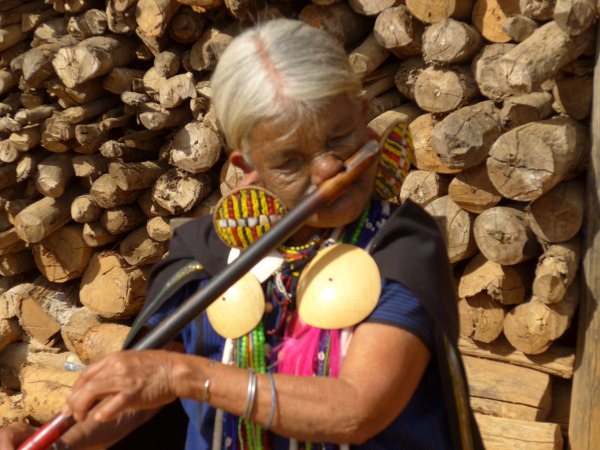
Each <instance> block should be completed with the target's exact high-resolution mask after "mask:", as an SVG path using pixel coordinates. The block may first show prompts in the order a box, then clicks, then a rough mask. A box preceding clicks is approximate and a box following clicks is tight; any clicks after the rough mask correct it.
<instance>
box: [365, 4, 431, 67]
mask: <svg viewBox="0 0 600 450" xmlns="http://www.w3.org/2000/svg"><path fill="white" fill-rule="evenodd" d="M423 31H424V27H423V24H422V23H421V22H420V21H419V20H417V19H416V18H415V17H414V16H413V15H412V14H411V13H410V11H409V10H408V8H407V7H406V6H404V5H400V6H396V7H391V8H387V9H385V10H383V11H382V12H381V14H379V15H378V16H377V19H376V20H375V26H374V28H373V32H374V34H375V39H376V40H377V42H378V43H379V45H381V46H382V47H384V48H387V49H388V50H390V51H391V52H392V53H393V54H394V55H396V56H398V57H402V58H408V57H411V56H417V55H420V54H421V37H422V36H423Z"/></svg>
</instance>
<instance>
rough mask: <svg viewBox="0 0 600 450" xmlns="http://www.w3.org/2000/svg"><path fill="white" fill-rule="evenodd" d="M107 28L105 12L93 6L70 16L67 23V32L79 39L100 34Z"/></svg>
mask: <svg viewBox="0 0 600 450" xmlns="http://www.w3.org/2000/svg"><path fill="white" fill-rule="evenodd" d="M107 28H108V21H107V18H106V12H105V11H101V10H99V9H95V8H92V9H88V10H87V11H85V12H84V13H82V14H81V15H79V16H73V17H71V18H70V19H69V23H68V24H67V31H68V32H69V34H70V35H71V36H74V37H76V38H77V39H79V40H84V39H87V38H89V37H92V36H100V35H101V34H104V32H105V31H106V29H107Z"/></svg>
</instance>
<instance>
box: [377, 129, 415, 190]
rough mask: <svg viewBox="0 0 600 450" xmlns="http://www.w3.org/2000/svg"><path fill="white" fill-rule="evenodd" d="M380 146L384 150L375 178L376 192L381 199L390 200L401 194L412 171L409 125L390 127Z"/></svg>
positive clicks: (411, 145) (411, 146)
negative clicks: (404, 183) (407, 176)
mask: <svg viewBox="0 0 600 450" xmlns="http://www.w3.org/2000/svg"><path fill="white" fill-rule="evenodd" d="M380 146H381V147H382V148H381V157H380V158H379V167H378V168H377V177H376V178H375V192H376V193H377V195H379V197H380V198H383V199H390V198H393V197H396V196H397V195H398V194H399V193H400V188H401V187H402V183H403V182H404V179H405V178H406V175H407V174H408V171H409V170H410V164H411V161H412V157H413V144H412V138H411V135H410V131H409V130H408V125H406V124H404V123H398V124H396V125H393V126H392V127H390V128H389V129H388V130H387V131H386V133H385V134H384V135H383V139H382V141H381V144H380Z"/></svg>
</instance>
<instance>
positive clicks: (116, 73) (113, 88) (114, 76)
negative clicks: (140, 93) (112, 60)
mask: <svg viewBox="0 0 600 450" xmlns="http://www.w3.org/2000/svg"><path fill="white" fill-rule="evenodd" d="M144 74H145V72H144V71H143V70H137V69H131V68H128V67H115V68H113V69H112V70H111V71H110V73H109V74H108V75H107V76H106V78H104V81H103V82H102V85H103V87H104V89H106V90H107V91H109V92H112V93H113V94H118V95H121V94H122V93H123V92H126V91H131V90H132V89H133V80H134V79H139V80H141V79H142V78H143V77H144Z"/></svg>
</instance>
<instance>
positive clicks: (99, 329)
mask: <svg viewBox="0 0 600 450" xmlns="http://www.w3.org/2000/svg"><path fill="white" fill-rule="evenodd" d="M129 331H131V327H127V326H125V325H119V324H116V323H99V324H96V325H93V326H92V327H91V328H89V329H88V330H87V331H86V332H85V334H84V335H83V339H82V342H81V354H80V358H81V361H83V363H84V364H92V363H94V362H96V361H99V360H100V359H102V358H104V357H106V356H108V355H110V354H111V353H115V352H118V351H120V350H121V349H122V348H123V343H124V342H125V338H127V335H128V334H129Z"/></svg>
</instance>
